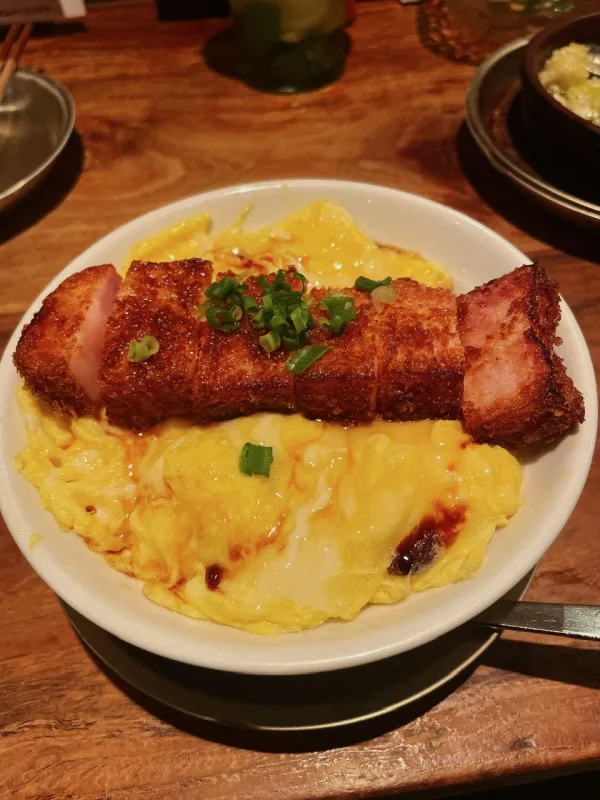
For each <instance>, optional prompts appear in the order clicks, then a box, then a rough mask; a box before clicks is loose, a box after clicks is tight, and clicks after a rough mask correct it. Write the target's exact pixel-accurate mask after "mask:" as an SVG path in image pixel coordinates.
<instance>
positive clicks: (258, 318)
mask: <svg viewBox="0 0 600 800" xmlns="http://www.w3.org/2000/svg"><path fill="white" fill-rule="evenodd" d="M252 317H253V319H254V327H255V328H258V329H259V330H260V329H261V328H266V327H267V314H266V311H265V310H264V308H261V309H259V311H257V312H256V314H253V315H252Z"/></svg>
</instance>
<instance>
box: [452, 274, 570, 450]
mask: <svg viewBox="0 0 600 800" xmlns="http://www.w3.org/2000/svg"><path fill="white" fill-rule="evenodd" d="M458 313H459V333H460V337H461V340H462V343H463V345H464V347H465V354H466V360H467V367H466V373H465V382H464V400H463V414H464V424H465V428H466V430H467V431H468V432H469V433H470V434H471V436H473V438H474V439H475V440H476V441H479V442H494V443H495V444H501V445H503V446H506V447H516V446H520V445H525V444H530V443H532V442H538V441H551V440H553V439H556V438H557V437H558V436H560V435H561V434H563V433H564V432H566V431H567V430H568V429H569V428H570V427H571V426H572V425H573V424H574V423H576V422H583V419H584V415H585V412H584V405H583V398H582V396H581V394H580V393H579V392H578V390H577V389H576V388H575V386H574V385H573V382H572V381H571V379H570V378H569V376H568V375H567V373H566V370H565V367H564V364H563V362H562V360H561V359H560V357H559V356H558V355H557V354H556V353H555V352H554V346H555V345H556V344H558V343H559V340H558V339H557V338H556V327H557V325H558V321H559V319H560V305H559V295H558V291H557V288H556V284H555V283H554V282H553V281H551V280H550V279H549V278H548V276H547V275H546V273H545V272H544V270H543V269H541V268H540V267H538V266H536V265H529V266H524V267H519V268H518V269H516V270H514V272H511V273H509V274H508V275H505V276H503V277H502V278H497V279H496V280H493V281H490V282H489V283H487V284H485V285H484V286H480V287H478V288H477V289H474V290H473V291H472V292H469V293H468V294H465V295H462V296H461V297H459V298H458Z"/></svg>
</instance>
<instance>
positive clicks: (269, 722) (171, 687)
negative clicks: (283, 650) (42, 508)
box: [63, 572, 533, 732]
mask: <svg viewBox="0 0 600 800" xmlns="http://www.w3.org/2000/svg"><path fill="white" fill-rule="evenodd" d="M532 577H533V572H531V573H530V574H529V575H527V576H526V577H525V578H523V580H522V581H520V583H518V584H517V586H515V587H514V589H512V590H511V591H510V592H508V593H507V594H506V595H505V597H504V598H503V600H518V599H520V598H521V597H522V596H523V595H524V594H525V591H526V590H527V587H528V586H529V584H530V582H531V579H532ZM63 606H64V609H65V612H66V614H67V616H68V617H69V619H70V621H71V623H72V625H73V627H74V628H75V630H76V631H77V633H78V634H79V636H80V637H81V639H82V640H83V641H84V642H85V644H86V645H87V646H88V647H89V649H90V650H91V651H92V652H93V653H94V654H95V655H96V656H97V657H98V658H99V659H100V660H101V661H102V662H103V663H104V664H106V666H107V667H108V668H109V670H110V671H111V672H112V673H114V674H115V675H117V676H118V677H119V678H121V679H122V680H123V681H125V682H126V683H128V684H130V685H131V686H133V687H134V688H135V689H137V690H138V691H140V692H142V693H143V694H144V695H147V696H148V697H150V698H151V699H153V700H156V701H158V702H159V703H162V704H164V705H165V706H168V707H169V708H172V709H175V710H176V711H179V712H181V713H183V714H185V715H187V716H190V717H195V718H196V719H201V720H204V721H207V722H217V723H219V724H221V725H228V726H232V727H236V728H249V729H254V730H263V731H290V732H292V731H296V732H297V731H308V730H311V731H314V730H320V729H325V728H337V727H341V726H344V725H350V724H353V723H359V722H366V721H368V720H372V719H375V718H376V717H380V716H383V715H384V714H388V713H390V712H392V711H397V710H398V709H400V708H402V707H403V706H407V705H408V704H410V703H414V702H416V701H417V700H421V699H423V698H424V697H426V696H427V695H428V694H431V693H432V692H434V691H435V690H436V689H439V688H440V687H442V686H443V685H444V684H446V683H448V682H449V681H451V680H452V679H453V678H455V677H456V676H457V675H459V674H460V673H461V672H462V671H463V670H465V669H466V668H467V667H469V666H470V665H471V664H473V663H474V662H475V661H476V660H477V659H478V658H479V657H480V656H481V654H482V653H483V652H484V651H485V650H487V648H488V647H489V646H490V645H491V644H492V642H494V641H495V640H496V639H497V637H498V634H497V633H490V631H489V629H487V628H485V627H484V626H483V625H477V624H475V623H467V624H466V625H463V626H462V627H460V628H456V629H455V630H453V631H451V632H450V633H447V634H446V635H445V636H441V637H440V638H439V639H436V640H435V641H433V642H429V644H426V645H423V646H422V647H418V648H416V649H415V650H411V651H409V652H408V653H403V654H402V655H399V656H395V657H393V658H387V659H385V660H383V661H377V662H375V663H372V664H367V665H365V666H360V667H354V668H351V669H344V670H336V671H335V672H323V673H318V674H313V675H298V676H289V677H287V676H286V677H276V676H257V675H239V674H232V673H229V672H219V671H217V670H208V669H202V668H200V667H192V666H188V665H187V664H180V663H178V662H177V661H171V660H170V659H167V658H161V657H160V656H155V655H152V654H151V653H147V652H145V651H144V650H140V649H139V648H137V647H134V646H133V645H130V644H127V643H126V642H123V641H122V640H120V639H117V637H116V636H112V635H111V634H110V633H108V632H107V631H105V630H103V629H102V628H99V627H98V626H97V625H94V623H93V622H90V621H89V620H87V619H86V618H85V617H82V616H81V614H78V613H77V612H76V611H74V610H73V609H72V608H70V607H69V606H67V605H66V604H64V603H63Z"/></svg>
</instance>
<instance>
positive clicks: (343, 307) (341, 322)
mask: <svg viewBox="0 0 600 800" xmlns="http://www.w3.org/2000/svg"><path fill="white" fill-rule="evenodd" d="M319 306H321V307H322V308H326V309H327V312H328V314H329V319H326V318H325V317H321V318H320V320H319V325H320V326H321V328H323V329H324V330H327V331H329V332H330V333H334V334H340V333H343V332H344V330H345V328H346V325H347V323H348V322H352V320H354V319H356V309H355V307H354V298H353V297H348V296H347V295H344V294H329V295H327V297H324V298H323V299H322V300H321V302H320V303H319Z"/></svg>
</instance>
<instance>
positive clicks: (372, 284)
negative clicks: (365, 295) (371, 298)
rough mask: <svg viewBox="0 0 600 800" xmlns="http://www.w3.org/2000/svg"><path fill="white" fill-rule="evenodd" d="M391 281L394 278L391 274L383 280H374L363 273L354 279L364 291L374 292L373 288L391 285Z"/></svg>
mask: <svg viewBox="0 0 600 800" xmlns="http://www.w3.org/2000/svg"><path fill="white" fill-rule="evenodd" d="M391 282H392V279H391V277H390V276H389V275H388V277H387V278H384V279H383V280H382V281H373V280H371V278H365V277H364V276H363V275H361V276H360V278H357V279H356V280H355V281H354V285H355V287H356V288H357V289H360V290H361V291H362V292H372V291H373V289H377V287H378V286H389V285H390V283H391Z"/></svg>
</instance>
